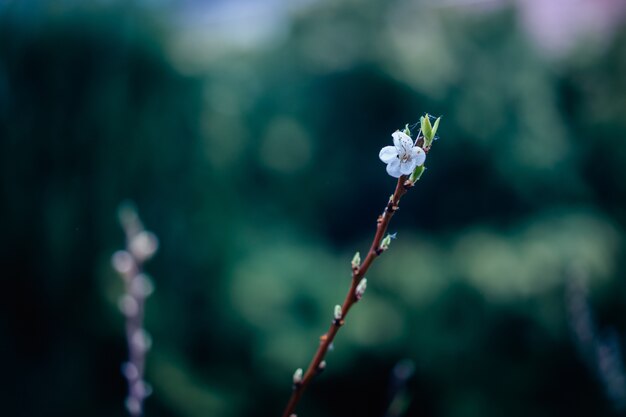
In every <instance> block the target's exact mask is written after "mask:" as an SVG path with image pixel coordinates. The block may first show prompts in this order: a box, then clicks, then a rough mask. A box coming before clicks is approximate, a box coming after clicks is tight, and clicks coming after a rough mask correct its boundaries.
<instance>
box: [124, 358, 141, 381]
mask: <svg viewBox="0 0 626 417" xmlns="http://www.w3.org/2000/svg"><path fill="white" fill-rule="evenodd" d="M122 374H123V375H124V376H125V377H126V379H128V380H135V379H137V378H138V377H139V369H137V367H136V366H135V365H134V364H132V363H130V362H124V363H123V364H122Z"/></svg>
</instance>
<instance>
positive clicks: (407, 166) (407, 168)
mask: <svg viewBox="0 0 626 417" xmlns="http://www.w3.org/2000/svg"><path fill="white" fill-rule="evenodd" d="M416 166H417V160H416V159H415V158H411V159H409V160H408V161H406V162H402V163H400V172H401V173H402V175H411V174H412V173H413V170H414V169H415V167H416Z"/></svg>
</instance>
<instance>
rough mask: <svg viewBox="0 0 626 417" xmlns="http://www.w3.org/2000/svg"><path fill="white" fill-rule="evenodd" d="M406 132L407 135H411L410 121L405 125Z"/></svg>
mask: <svg viewBox="0 0 626 417" xmlns="http://www.w3.org/2000/svg"><path fill="white" fill-rule="evenodd" d="M404 134H405V135H407V136H411V129H409V124H408V123H407V124H406V126H404Z"/></svg>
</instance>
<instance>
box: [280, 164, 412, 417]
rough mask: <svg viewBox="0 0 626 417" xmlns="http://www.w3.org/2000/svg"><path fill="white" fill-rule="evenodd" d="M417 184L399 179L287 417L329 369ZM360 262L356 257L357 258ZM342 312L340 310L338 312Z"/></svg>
mask: <svg viewBox="0 0 626 417" xmlns="http://www.w3.org/2000/svg"><path fill="white" fill-rule="evenodd" d="M413 185H414V183H413V181H411V180H410V179H409V176H407V175H402V176H401V177H400V178H398V182H397V184H396V189H395V191H394V193H393V195H392V196H391V198H390V199H389V202H388V203H387V206H386V207H385V210H384V211H383V214H381V215H380V216H378V220H377V221H376V223H377V226H376V234H375V235H374V239H373V240H372V245H371V246H370V249H369V252H368V253H367V256H366V257H365V259H364V260H363V263H361V264H360V265H358V264H356V263H353V265H352V283H351V285H350V289H349V290H348V293H347V294H346V298H345V300H344V302H343V305H342V306H341V314H340V315H339V317H337V315H335V319H334V320H333V321H332V324H331V325H330V328H329V329H328V332H326V333H325V334H323V335H322V336H321V338H320V346H319V348H318V349H317V352H316V353H315V355H314V356H313V360H312V361H311V363H310V364H309V367H308V368H307V370H306V372H305V373H304V376H302V377H299V378H297V379H296V378H294V385H293V393H292V394H291V398H290V399H289V402H288V403H287V407H286V408H285V411H284V413H283V417H290V416H293V415H294V414H293V413H294V411H295V409H296V406H297V405H298V402H299V401H300V398H301V397H302V394H303V393H304V391H305V390H306V388H307V386H308V385H309V383H310V382H311V380H312V379H313V377H314V376H315V375H317V374H318V373H320V372H321V371H322V370H323V369H324V368H325V362H324V357H325V356H326V353H327V352H328V349H329V347H330V345H331V343H332V342H333V340H334V339H335V336H336V335H337V332H338V331H339V328H340V327H341V326H342V325H343V324H344V320H345V317H346V316H347V315H348V312H349V311H350V308H352V306H353V305H354V304H355V303H356V302H357V301H359V299H360V298H361V296H362V295H363V291H364V286H361V287H359V284H361V282H362V281H363V280H364V278H365V274H366V273H367V271H368V270H369V268H370V266H371V265H372V263H373V262H374V259H376V258H377V257H378V256H379V255H380V254H381V253H382V252H384V251H385V249H386V247H384V245H381V243H382V241H383V237H384V236H385V233H386V232H387V227H388V226H389V222H390V221H391V218H392V217H393V215H394V213H395V212H396V211H397V210H398V206H399V204H400V199H401V198H402V196H404V194H406V193H407V191H408V190H409V189H410V188H411V187H413ZM355 259H356V256H355ZM361 288H362V290H361ZM337 310H338V309H337Z"/></svg>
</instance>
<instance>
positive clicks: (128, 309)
mask: <svg viewBox="0 0 626 417" xmlns="http://www.w3.org/2000/svg"><path fill="white" fill-rule="evenodd" d="M117 306H118V307H119V309H120V311H121V312H122V313H123V314H124V315H125V316H127V317H133V316H135V315H137V313H138V312H139V304H137V300H135V298H134V297H133V296H131V295H128V294H124V295H123V296H121V297H120V299H119V301H118V302H117Z"/></svg>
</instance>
